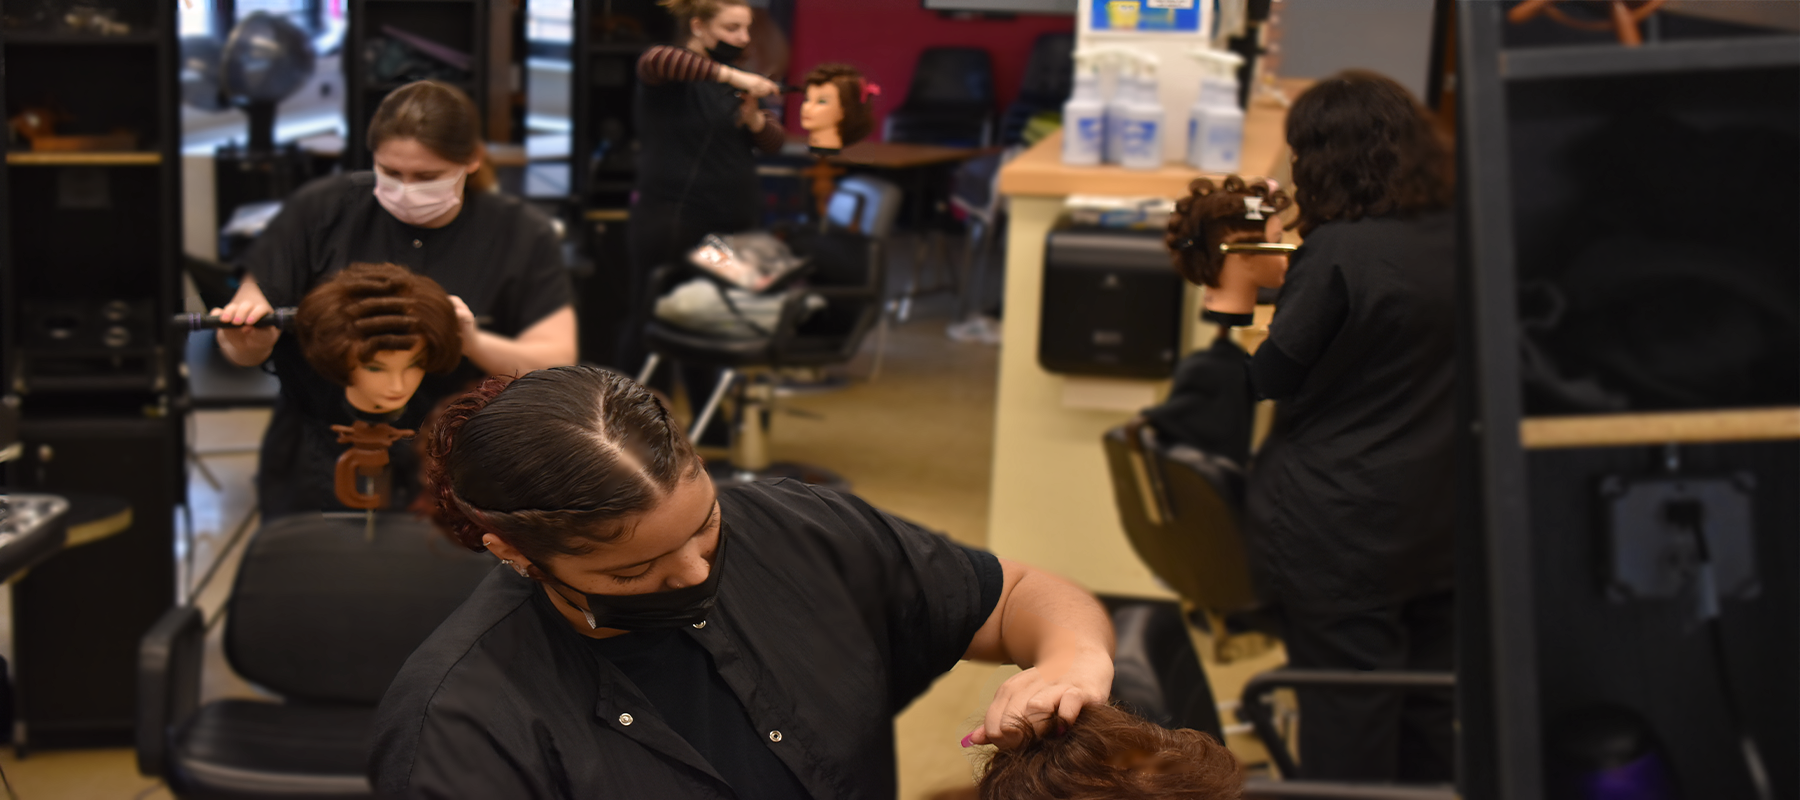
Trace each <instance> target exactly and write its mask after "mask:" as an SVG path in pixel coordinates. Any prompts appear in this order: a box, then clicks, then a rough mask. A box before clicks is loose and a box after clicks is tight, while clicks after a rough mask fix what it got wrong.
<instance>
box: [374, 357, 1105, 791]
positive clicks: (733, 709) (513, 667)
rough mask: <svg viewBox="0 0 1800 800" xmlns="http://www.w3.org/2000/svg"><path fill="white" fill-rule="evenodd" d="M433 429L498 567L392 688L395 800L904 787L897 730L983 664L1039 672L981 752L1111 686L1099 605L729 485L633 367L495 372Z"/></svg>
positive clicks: (998, 567)
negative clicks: (939, 684) (630, 374)
mask: <svg viewBox="0 0 1800 800" xmlns="http://www.w3.org/2000/svg"><path fill="white" fill-rule="evenodd" d="M423 438H424V439H425V453H426V459H427V462H428V467H427V476H428V481H429V486H430V489H429V492H430V495H429V496H430V497H431V498H432V499H433V500H434V502H435V508H434V511H433V516H434V518H435V520H436V521H437V522H438V524H439V525H440V526H441V527H443V528H444V529H445V530H446V531H448V532H450V534H451V535H452V536H454V537H455V538H456V540H457V541H458V542H460V543H461V544H463V545H464V546H467V547H470V548H472V549H475V550H486V551H487V552H490V553H493V554H494V555H495V556H496V557H498V558H499V559H501V564H500V565H499V566H497V567H496V569H495V570H494V572H493V573H492V574H490V575H489V576H488V578H487V580H486V581H484V582H483V583H482V584H481V586H480V587H479V588H477V589H476V590H475V593H474V594H473V595H472V596H471V597H470V598H469V599H468V600H467V601H466V602H465V603H464V604H463V605H462V607H461V608H459V609H457V611H456V613H455V614H453V615H452V616H451V617H450V618H449V619H448V620H446V621H445V622H444V623H443V624H442V625H441V626H439V627H438V629H437V631H436V632H434V633H433V634H432V636H431V638H430V639H428V640H427V641H426V642H425V644H423V645H421V646H420V647H419V649H418V651H417V652H415V653H414V654H413V656H412V658H411V659H409V660H408V662H407V664H406V666H405V667H404V668H403V669H401V671H400V673H399V675H398V676H397V677H396V678H395V679H394V682H393V684H392V686H391V687H390V688H389V689H388V693H387V697H386V698H384V699H383V701H382V704H381V708H380V710H379V711H378V712H377V713H376V720H375V725H374V730H375V737H374V752H373V754H372V758H371V761H370V764H371V772H372V777H373V780H374V785H375V789H376V793H377V794H379V795H380V796H383V797H396V798H399V797H433V798H436V797H456V798H462V797H508V798H511V797H533V798H598V797H632V798H639V797H642V798H651V797H654V798H683V800H693V799H700V800H705V799H707V798H717V799H718V800H724V799H725V798H737V800H761V799H763V798H767V799H769V800H775V799H777V798H779V800H797V799H800V798H817V799H819V800H824V799H825V798H831V799H832V800H838V799H840V798H842V799H846V800H849V799H853V798H892V797H893V796H894V792H895V770H894V740H893V716H894V714H896V713H897V712H898V711H899V710H900V709H902V708H904V707H905V706H906V705H907V704H908V703H909V702H910V701H911V700H912V699H913V698H915V697H917V696H918V695H919V694H921V693H922V692H924V691H925V689H926V688H927V687H929V686H930V685H931V683H932V681H933V680H935V679H936V678H937V677H938V676H939V675H941V674H942V673H944V672H946V671H948V670H949V669H950V668H951V667H952V666H954V665H955V664H956V662H957V661H958V660H959V659H963V658H970V659H980V660H986V661H1014V662H1016V663H1018V664H1020V665H1021V666H1024V667H1026V669H1025V670H1024V671H1023V672H1021V673H1019V674H1018V675H1016V676H1014V677H1012V678H1010V679H1009V680H1007V682H1006V683H1004V684H1002V685H1001V687H1000V689H999V690H998V691H997V692H996V693H995V696H994V698H995V699H994V701H993V703H992V705H990V707H989V709H988V712H987V716H986V720H985V722H984V723H983V725H982V727H981V728H979V729H977V730H976V731H974V732H973V733H971V734H970V736H969V737H968V738H967V739H965V740H964V744H965V745H968V744H970V743H974V744H985V743H994V744H998V745H1000V746H1001V747H1007V746H1010V745H1012V744H1016V743H1018V742H1019V741H1020V739H1021V738H1022V730H1023V728H1024V727H1025V726H1027V725H1029V726H1031V727H1032V728H1034V729H1037V730H1040V731H1041V730H1043V729H1046V728H1048V727H1050V725H1051V724H1052V722H1053V721H1054V720H1056V719H1061V720H1064V721H1073V720H1074V719H1075V718H1076V717H1077V716H1078V715H1079V713H1080V711H1081V708H1082V706H1083V705H1084V704H1086V703H1095V702H1104V700H1105V699H1106V696H1107V694H1108V691H1109V689H1110V687H1111V683H1112V673H1113V668H1112V657H1111V649H1112V635H1111V629H1110V627H1109V626H1108V624H1107V621H1106V616H1105V613H1104V611H1103V610H1102V609H1101V608H1100V605H1099V603H1098V602H1096V601H1095V600H1094V598H1093V597H1092V596H1091V595H1088V594H1087V593H1086V592H1083V591H1082V590H1080V589H1078V588H1076V587H1075V586H1073V585H1072V584H1069V583H1068V582H1066V581H1063V580H1062V579H1060V578H1056V577H1054V576H1051V575H1049V574H1046V573H1043V572H1038V571H1035V570H1032V569H1031V568H1029V567H1026V566H1024V565H1022V564H1017V563H1014V562H1010V561H1006V560H1004V559H999V558H996V557H995V556H993V555H991V554H989V553H986V552H982V551H979V550H974V549H971V548H967V547H963V546H960V545H957V544H955V543H954V542H951V541H950V540H948V539H946V538H944V537H942V536H938V535H936V534H932V533H930V532H927V531H924V530H921V529H920V528H918V527H916V526H914V525H911V524H909V523H907V522H905V521H903V520H900V519H897V518H895V517H892V516H889V515H887V514H885V513H882V512H881V511H879V510H877V509H874V508H871V507H870V506H869V505H867V504H866V503H863V502H862V501H860V500H858V499H856V498H854V497H851V496H848V495H842V494H837V493H835V492H831V491H828V490H824V489H817V488H814V487H810V486H807V485H805V484H802V483H798V482H793V481H784V482H778V483H756V484H745V485H738V486H732V487H727V488H724V489H716V488H715V487H714V486H713V484H712V481H711V480H710V479H709V478H708V477H707V474H706V470H705V469H704V468H702V465H701V462H700V459H699V458H698V457H697V456H695V455H694V451H693V448H692V447H691V446H690V445H689V444H688V442H687V440H686V439H685V438H683V436H682V434H681V431H680V429H679V428H678V427H677V426H676V425H675V424H674V423H673V422H672V421H671V420H670V419H669V415H668V413H667V411H666V410H665V409H664V408H663V406H662V404H661V403H660V402H659V401H658V400H657V399H656V398H655V396H654V395H652V394H651V393H650V392H649V391H648V390H646V389H644V388H643V387H641V386H639V385H637V384H636V383H634V382H632V381H631V380H629V379H627V378H624V377H621V376H619V375H616V374H613V373H609V372H606V371H604V370H600V369H596V368H591V367H558V368H556V369H549V370H540V371H538V372H533V373H531V374H529V375H526V376H525V377H523V378H519V379H517V380H515V381H512V382H510V383H508V382H507V381H506V380H505V379H500V378H495V379H490V380H489V382H488V383H486V384H484V385H483V386H482V387H481V388H480V389H478V390H476V391H474V392H471V393H470V394H468V395H466V396H464V397H462V398H460V399H458V400H457V401H455V402H453V403H452V404H451V405H450V406H449V407H448V408H447V409H446V411H445V412H444V414H443V415H442V416H441V417H440V418H439V419H438V420H437V421H435V422H434V423H433V424H432V426H431V427H430V428H429V429H428V430H427V431H426V432H425V435H424V436H423ZM945 744H946V745H948V744H949V743H948V742H945Z"/></svg>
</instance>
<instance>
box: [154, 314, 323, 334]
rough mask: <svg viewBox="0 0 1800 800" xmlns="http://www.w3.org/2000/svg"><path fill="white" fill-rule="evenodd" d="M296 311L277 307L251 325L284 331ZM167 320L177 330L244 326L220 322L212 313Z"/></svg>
mask: <svg viewBox="0 0 1800 800" xmlns="http://www.w3.org/2000/svg"><path fill="white" fill-rule="evenodd" d="M297 312H298V309H293V308H277V309H275V310H274V311H273V312H271V313H268V314H264V315H262V318H261V319H258V320H257V321H256V323H255V324H254V326H253V327H257V328H270V327H274V328H280V329H282V330H284V331H285V330H288V329H289V328H292V327H293V326H294V314H295V313H297ZM169 322H170V324H172V325H174V326H175V328H176V329H177V330H184V331H209V330H217V329H219V328H242V327H245V326H243V325H232V324H230V323H226V322H221V321H220V320H219V318H218V317H216V316H213V315H212V314H176V315H175V317H174V318H173V319H171V320H169Z"/></svg>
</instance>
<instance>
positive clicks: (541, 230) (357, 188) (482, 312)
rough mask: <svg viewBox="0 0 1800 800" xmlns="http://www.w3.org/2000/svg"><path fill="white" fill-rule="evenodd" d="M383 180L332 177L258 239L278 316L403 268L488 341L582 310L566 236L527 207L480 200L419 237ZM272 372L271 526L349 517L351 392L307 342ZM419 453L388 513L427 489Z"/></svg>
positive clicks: (286, 351)
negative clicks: (343, 467)
mask: <svg viewBox="0 0 1800 800" xmlns="http://www.w3.org/2000/svg"><path fill="white" fill-rule="evenodd" d="M374 190H375V174H374V173H372V172H355V173H350V174H347V175H333V176H329V177H326V178H321V179H319V180H317V181H314V182H312V183H309V184H307V185H306V186H304V187H301V189H300V190H299V191H297V192H295V193H294V195H293V196H292V197H291V198H289V199H288V201H287V203H286V205H284V206H283V207H282V210H281V214H280V215H278V216H277V217H276V218H275V220H274V221H273V222H271V223H270V224H269V229H268V230H267V231H266V232H264V233H263V235H262V236H261V237H260V238H258V239H257V241H256V245H255V246H254V247H253V248H251V250H250V253H249V255H248V256H247V257H246V259H245V261H246V266H247V267H248V269H249V271H250V274H251V275H253V276H255V278H256V282H257V285H258V286H260V287H261V288H262V292H263V295H264V296H265V297H267V298H268V299H269V304H270V305H272V306H275V307H276V308H281V307H285V306H296V305H299V303H300V300H301V299H302V298H304V297H305V296H306V293H307V292H309V291H311V290H312V288H313V287H314V286H317V285H318V284H319V283H320V282H322V281H324V280H325V279H326V278H328V277H330V276H332V275H335V274H337V273H338V272H339V271H341V270H343V269H344V267H346V266H348V265H350V264H351V263H353V262H371V263H382V262H386V263H393V264H399V265H400V266H403V267H406V268H408V269H410V270H412V271H413V272H415V273H418V274H421V275H424V276H426V277H429V278H431V279H432V280H435V281H437V282H438V283H439V284H440V285H442V286H443V287H444V291H446V292H448V293H450V294H453V295H456V296H458V297H461V298H462V299H463V302H465V303H467V304H468V306H469V310H470V311H472V312H474V314H475V315H476V316H477V317H488V318H490V319H491V320H492V322H491V324H488V325H486V326H485V329H486V330H490V331H493V332H494V333H498V334H500V335H502V336H517V335H519V334H520V333H521V332H523V331H524V330H526V329H527V328H530V327H531V326H532V325H534V324H536V323H537V322H539V321H541V320H543V319H544V318H545V317H547V316H549V315H550V314H552V313H554V312H556V311H558V310H560V309H562V308H563V307H564V306H567V305H569V304H570V303H571V302H573V297H574V293H573V290H572V289H571V288H570V285H569V276H568V270H567V268H566V267H565V265H564V263H563V259H562V251H561V244H560V242H559V241H558V238H557V236H556V232H555V230H554V229H553V228H552V226H551V224H550V220H549V218H547V217H545V216H544V215H543V214H542V213H541V212H539V211H538V210H537V209H534V208H532V207H531V206H529V205H526V204H525V203H524V202H523V201H521V200H519V199H518V198H516V197H510V196H506V195H499V194H492V193H488V192H480V191H470V192H468V193H466V194H465V195H464V196H463V209H462V212H461V213H459V214H457V215H456V219H455V220H452V221H451V223H450V224H449V225H446V226H444V227H442V228H435V229H431V228H418V227H414V226H412V225H407V224H405V223H403V222H401V221H399V220H397V219H395V218H394V216H393V215H392V214H389V213H388V212H387V210H386V209H384V208H382V207H381V205H380V203H378V202H376V200H375V195H374ZM269 361H270V365H271V366H272V367H273V368H274V370H275V374H276V376H277V377H279V378H280V379H281V393H280V395H279V397H278V398H277V400H276V404H275V413H274V416H273V417H272V418H271V419H270V421H269V429H268V432H267V433H266V434H264V436H263V446H262V452H261V455H260V456H259V458H258V464H257V493H258V500H259V502H260V504H261V507H262V514H263V517H264V519H272V518H274V517H279V516H285V515H288V514H297V513H305V512H313V511H339V510H344V506H343V505H342V504H340V503H339V502H338V500H337V495H336V494H335V492H334V491H333V488H332V480H333V476H334V474H335V470H336V467H337V459H338V456H339V455H341V454H342V453H343V452H344V448H345V447H346V445H340V444H337V434H335V433H333V432H332V431H331V426H332V425H349V424H350V423H351V421H352V420H353V416H352V414H351V409H350V407H349V406H348V404H347V403H346V402H344V388H343V387H341V386H338V385H336V384H333V383H331V382H330V381H327V380H325V379H324V378H323V377H321V376H320V375H319V374H318V373H317V372H315V371H314V370H313V369H312V368H311V367H310V366H309V365H307V363H306V359H305V357H304V356H302V354H301V352H300V347H299V344H298V341H297V337H295V336H293V335H291V334H283V335H282V336H281V338H280V339H278V340H276V343H275V351H274V353H273V354H272V355H271V356H270V359H269ZM481 376H482V373H481V370H479V369H477V368H476V367H475V366H474V364H472V363H471V362H470V361H468V360H467V359H464V360H463V362H462V365H461V366H460V367H458V369H457V371H455V372H453V373H451V374H448V375H427V376H426V377H425V380H424V382H423V383H421V384H420V386H419V390H418V392H417V393H416V394H414V395H413V399H412V401H411V402H409V403H408V404H407V406H406V409H405V413H404V414H403V415H402V417H401V419H399V420H398V421H397V422H395V423H390V424H393V425H394V427H397V428H412V429H416V428H417V426H418V425H419V424H422V423H423V421H424V418H425V416H426V415H427V414H429V413H430V412H431V411H432V410H433V408H435V407H436V406H437V405H438V403H440V402H441V401H443V400H444V398H446V397H448V396H450V395H451V394H453V393H455V392H457V391H459V390H460V389H462V388H463V387H465V386H467V385H468V384H469V383H471V382H472V381H474V380H477V379H479V378H480V377H481ZM416 449H417V445H416V443H415V442H413V441H402V442H399V443H396V444H395V445H394V446H393V447H392V448H390V449H389V459H390V461H391V463H392V466H391V467H390V474H391V475H392V477H393V492H392V494H391V495H390V502H389V508H404V507H405V506H406V504H407V503H409V502H411V500H412V498H413V496H414V494H416V492H417V489H418V460H417V456H416V455H415V453H416Z"/></svg>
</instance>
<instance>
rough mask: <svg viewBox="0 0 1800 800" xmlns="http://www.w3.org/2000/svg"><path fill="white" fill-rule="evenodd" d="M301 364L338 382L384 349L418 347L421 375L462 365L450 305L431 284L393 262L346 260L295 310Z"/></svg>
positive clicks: (453, 310)
mask: <svg viewBox="0 0 1800 800" xmlns="http://www.w3.org/2000/svg"><path fill="white" fill-rule="evenodd" d="M294 327H295V328H296V334H297V335H298V336H299V339H300V351H301V353H302V354H304V355H305V356H306V363H308V364H311V365H312V368H313V369H314V370H316V371H318V373H319V374H320V375H321V376H323V377H324V378H325V379H326V380H329V381H331V382H332V383H335V384H337V385H339V386H349V385H350V371H351V370H352V369H354V368H355V365H357V364H365V363H368V362H369V361H372V360H374V358H375V354H376V353H379V352H381V351H383V350H411V349H413V347H415V346H417V345H418V344H419V343H420V342H423V343H424V344H425V351H424V354H423V357H424V359H425V371H426V372H438V373H443V372H449V371H451V370H454V369H456V366H457V365H458V364H460V363H462V333H461V329H460V328H459V327H458V325H457V323H456V307H455V306H453V305H451V304H450V296H449V295H447V294H445V293H444V287H442V286H439V285H438V283H437V281H434V280H432V279H430V278H427V277H425V276H423V275H415V274H413V273H412V272H411V271H409V270H407V269H406V268H405V267H402V266H399V265H397V264H363V263H357V264H351V265H350V266H349V267H346V268H345V269H344V271H342V272H339V273H338V274H336V275H334V276H332V277H331V278H330V279H329V280H327V281H325V282H324V283H321V284H319V285H318V286H317V287H315V288H314V289H313V290H312V291H310V292H308V293H307V294H306V299H304V300H301V301H300V309H299V310H298V311H297V312H296V313H295V314H294Z"/></svg>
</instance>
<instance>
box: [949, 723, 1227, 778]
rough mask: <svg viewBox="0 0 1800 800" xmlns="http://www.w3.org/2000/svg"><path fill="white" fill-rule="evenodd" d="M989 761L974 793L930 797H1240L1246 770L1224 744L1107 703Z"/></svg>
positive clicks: (1031, 735) (1031, 736)
mask: <svg viewBox="0 0 1800 800" xmlns="http://www.w3.org/2000/svg"><path fill="white" fill-rule="evenodd" d="M1025 730H1026V737H1025V740H1024V741H1023V742H1021V743H1020V744H1019V745H1018V746H1016V747H1011V748H1007V749H1003V750H996V751H994V753H993V754H992V755H991V756H989V759H988V762H987V766H986V768H985V769H984V770H983V772H982V775H981V780H980V783H979V784H978V785H977V786H976V787H975V788H974V790H973V791H969V790H953V791H949V792H944V793H942V794H940V795H938V796H937V797H936V798H934V800H977V798H979V800H1044V798H1058V800H1238V798H1240V797H1242V796H1243V786H1244V773H1243V767H1242V766H1240V765H1239V764H1238V761H1237V758H1236V757H1235V756H1233V755H1232V754H1231V751H1230V750H1227V749H1225V746H1224V745H1222V744H1219V742H1218V741H1217V740H1215V739H1213V738H1212V737H1211V736H1208V735H1206V734H1204V733H1201V732H1199V731H1194V730H1187V729H1182V730H1173V731H1172V730H1169V729H1167V728H1164V727H1162V726H1160V725H1157V724H1156V723H1153V722H1149V721H1147V720H1144V719H1141V718H1139V717H1137V716H1135V715H1133V714H1131V713H1130V712H1127V711H1123V710H1121V709H1118V708H1114V707H1112V706H1105V705H1090V706H1087V707H1086V708H1083V709H1082V710H1081V716H1080V717H1078V718H1076V720H1075V724H1073V725H1070V726H1069V727H1068V728H1067V729H1066V730H1061V731H1058V730H1055V729H1051V730H1049V731H1046V732H1044V733H1034V732H1032V729H1031V728H1029V727H1027V728H1026V729H1025Z"/></svg>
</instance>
